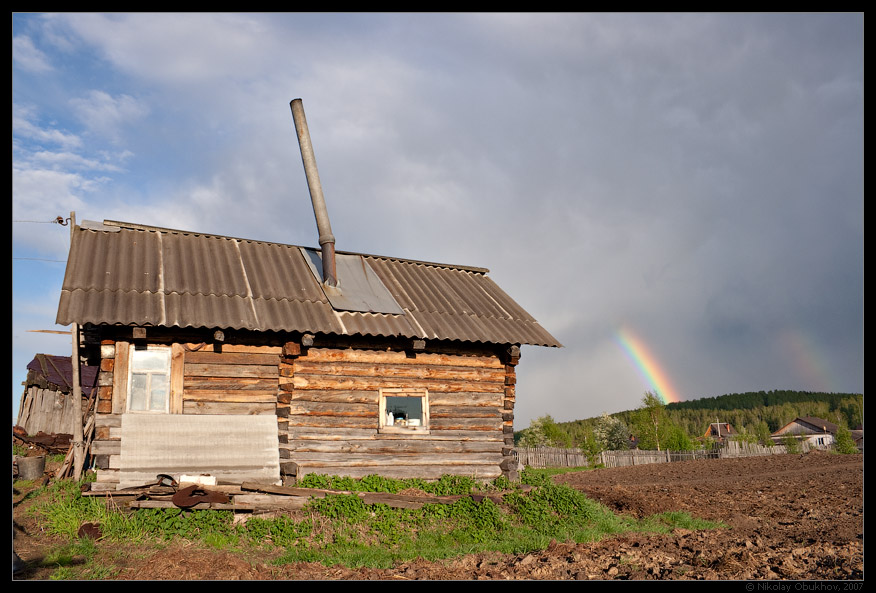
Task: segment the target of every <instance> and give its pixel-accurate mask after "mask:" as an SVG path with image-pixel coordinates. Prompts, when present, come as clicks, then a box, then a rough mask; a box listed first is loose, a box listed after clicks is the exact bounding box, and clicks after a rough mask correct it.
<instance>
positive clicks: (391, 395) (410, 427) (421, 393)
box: [378, 388, 429, 434]
mask: <svg viewBox="0 0 876 593" xmlns="http://www.w3.org/2000/svg"><path fill="white" fill-rule="evenodd" d="M378 419H379V422H378V432H381V433H386V434H428V433H429V392H428V391H427V390H426V389H400V388H391V389H381V390H380V406H379V409H378Z"/></svg>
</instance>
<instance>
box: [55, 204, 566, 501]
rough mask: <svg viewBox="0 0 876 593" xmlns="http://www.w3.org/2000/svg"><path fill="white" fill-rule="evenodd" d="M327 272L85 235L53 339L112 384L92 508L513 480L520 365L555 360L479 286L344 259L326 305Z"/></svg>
mask: <svg viewBox="0 0 876 593" xmlns="http://www.w3.org/2000/svg"><path fill="white" fill-rule="evenodd" d="M323 252H324V250H321V249H315V248H305V247H300V246H294V245H284V244H278V243H270V242H264V241H255V240H245V239H239V238H234V237H228V236H218V235H210V234H204V233H194V232H187V231H181V230H173V229H167V228H159V227H151V226H144V225H138V224H131V223H124V222H115V221H104V222H102V223H98V222H89V221H83V222H82V224H81V225H75V224H74V226H73V229H72V233H71V247H70V253H69V257H68V262H67V268H66V272H65V278H64V283H63V287H62V291H61V297H60V303H59V307H58V315H57V320H56V321H57V323H58V324H60V325H69V324H78V326H80V327H82V330H83V331H82V337H81V338H80V344H81V348H82V352H83V356H87V357H90V358H91V359H93V360H95V361H96V363H98V364H99V365H100V373H99V375H98V379H97V389H98V398H99V399H98V401H97V414H96V422H95V427H96V433H95V437H94V441H93V443H92V449H91V454H92V456H93V458H94V460H95V466H96V468H97V470H98V473H97V480H96V482H95V484H94V485H93V486H92V488H93V489H104V490H115V489H119V488H125V487H133V486H140V485H144V484H148V483H154V482H155V480H156V477H157V476H158V475H161V474H167V475H171V476H174V477H178V476H180V475H183V474H186V475H189V474H194V475H199V474H209V475H211V476H214V477H216V478H217V479H218V480H219V481H220V482H222V481H224V482H227V483H241V482H243V481H256V482H262V483H268V484H281V483H294V479H295V478H296V477H300V476H303V475H305V474H308V473H320V474H329V475H346V476H351V477H362V476H365V475H369V474H379V475H383V476H387V477H397V478H404V477H417V478H423V479H437V478H440V477H441V476H442V475H444V474H455V475H467V476H471V477H475V478H477V479H493V478H496V477H498V476H501V475H505V476H508V477H510V478H511V479H514V478H515V477H516V475H515V471H516V470H515V467H516V464H515V462H514V457H513V453H512V450H513V445H514V443H513V418H514V403H515V399H516V392H515V389H516V387H515V385H516V370H517V365H518V362H519V358H520V346H521V345H523V344H529V345H537V346H545V347H559V346H561V344H560V343H559V342H558V341H557V340H556V339H555V338H554V337H553V336H551V334H549V333H548V332H547V331H546V330H545V329H544V328H542V327H541V325H539V323H538V322H537V321H536V320H535V319H534V318H533V317H532V316H530V315H529V314H528V313H527V312H526V311H524V310H523V309H522V308H521V307H520V306H519V305H518V304H517V303H515V302H514V301H513V300H512V299H511V298H510V297H509V296H508V295H507V294H506V293H505V292H503V291H502V290H501V289H500V288H499V287H498V286H497V285H496V284H495V283H494V282H493V281H492V280H491V279H490V278H489V276H488V270H486V269H483V268H476V267H470V266H459V265H445V264H437V263H430V262H424V261H413V260H406V259H400V258H392V257H383V256H374V255H366V254H358V253H348V252H337V253H334V252H333V253H332V255H333V258H334V259H335V262H334V263H335V274H336V276H337V282H336V285H335V286H329V285H328V284H326V283H325V281H324V275H323V271H322V268H321V266H320V263H321V257H322V253H323ZM74 327H75V326H74Z"/></svg>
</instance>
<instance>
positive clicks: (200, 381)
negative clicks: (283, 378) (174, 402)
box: [183, 377, 278, 391]
mask: <svg viewBox="0 0 876 593" xmlns="http://www.w3.org/2000/svg"><path fill="white" fill-rule="evenodd" d="M277 385H278V384H277V379H276V378H267V379H258V378H250V377H221V378H216V377H195V378H191V377H188V378H186V381H185V383H184V384H183V386H184V388H185V390H186V391H195V390H206V391H219V390H221V391H232V390H234V391H246V390H254V391H267V390H273V391H277Z"/></svg>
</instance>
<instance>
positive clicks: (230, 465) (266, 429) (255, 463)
mask: <svg viewBox="0 0 876 593" xmlns="http://www.w3.org/2000/svg"><path fill="white" fill-rule="evenodd" d="M121 432H122V444H121V456H120V460H119V463H120V466H121V468H120V469H121V472H120V483H119V486H120V487H122V488H127V487H131V486H140V485H143V484H148V483H152V482H155V480H156V476H157V475H158V474H169V475H171V476H173V477H174V478H175V479H177V480H178V479H179V476H180V475H181V474H196V475H197V474H210V475H211V476H215V477H216V478H217V479H218V480H219V482H220V483H222V482H231V483H241V482H260V483H263V484H264V483H267V484H280V452H279V442H278V439H277V417H276V416H274V415H254V416H230V415H187V414H124V415H123V416H122V429H121Z"/></svg>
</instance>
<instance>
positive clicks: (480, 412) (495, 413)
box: [429, 405, 502, 421]
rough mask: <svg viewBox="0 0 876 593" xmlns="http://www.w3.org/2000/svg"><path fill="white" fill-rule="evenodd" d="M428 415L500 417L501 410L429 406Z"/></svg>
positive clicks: (433, 416) (484, 407) (434, 416)
mask: <svg viewBox="0 0 876 593" xmlns="http://www.w3.org/2000/svg"><path fill="white" fill-rule="evenodd" d="M429 417H430V418H431V419H432V420H433V421H434V420H436V419H438V418H501V417H502V410H500V409H499V408H493V407H486V406H482V407H474V406H436V405H430V406H429Z"/></svg>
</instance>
